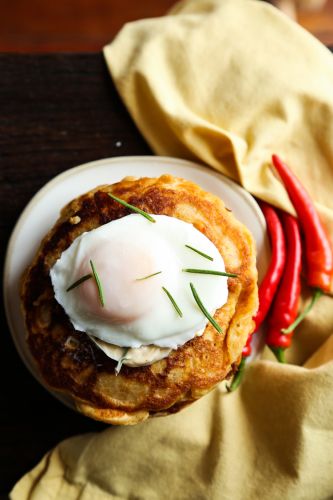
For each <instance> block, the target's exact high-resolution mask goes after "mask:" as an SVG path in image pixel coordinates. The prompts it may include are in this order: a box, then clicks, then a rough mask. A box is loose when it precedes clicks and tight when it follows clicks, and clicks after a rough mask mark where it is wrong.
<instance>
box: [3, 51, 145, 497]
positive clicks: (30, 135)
mask: <svg viewBox="0 0 333 500" xmlns="http://www.w3.org/2000/svg"><path fill="white" fill-rule="evenodd" d="M0 75H1V78H0V173H1V182H0V193H1V196H0V203H1V205H0V214H1V219H0V221H1V222H0V238H1V257H2V262H3V258H4V254H5V250H6V245H7V242H8V238H9V236H10V233H11V231H12V229H13V227H14V225H15V222H16V220H17V218H18V217H19V215H20V212H21V211H22V210H23V208H24V207H25V205H26V204H27V202H28V201H29V199H30V198H31V197H32V196H33V195H34V194H35V193H36V191H37V190H38V189H39V188H41V187H42V186H43V185H44V184H45V183H46V182H47V181H48V180H50V179H51V178H52V177H54V176H55V175H57V174H59V173H60V172H63V171H64V170H66V169H68V168H71V167H74V166H76V165H79V164H80V163H84V162H88V161H91V160H95V159H100V158H105V157H110V156H121V155H141V154H151V151H150V149H149V148H148V146H147V145H146V143H145V141H144V140H143V138H142V137H141V136H140V134H139V132H138V131H137V129H136V128H135V126H134V124H133V122H132V120H131V118H130V117H129V115H128V113H127V111H126V109H125V108H124V106H123V104H122V102H121V100H120V98H119V97H118V95H117V92H116V90H115V88H114V86H113V83H112V81H111V79H110V77H109V74H108V72H107V69H106V66H105V64H104V60H103V57H102V55H101V54H67V55H39V56H29V55H9V54H8V55H0ZM118 141H121V147H119V143H118ZM117 143H118V145H117ZM22 250H23V251H24V249H22ZM1 267H3V266H1ZM2 303H3V301H1V304H2ZM0 343H1V344H0V345H1V348H0V356H1V357H0V380H1V397H0V498H6V495H7V493H8V492H9V490H10V489H11V487H12V486H13V485H14V484H15V482H16V481H17V480H18V479H19V478H20V477H21V476H22V475H23V474H24V473H25V472H27V471H28V470H30V469H31V468H32V467H33V466H34V465H36V464H37V463H38V462H39V460H40V459H41V458H42V456H43V455H44V453H45V452H46V451H48V450H49V449H50V448H52V447H53V446H54V445H56V444H57V443H58V442H59V441H61V440H63V439H65V438H67V437H69V436H73V435H76V434H79V433H84V432H90V431H99V430H101V429H103V428H104V427H105V425H104V424H101V423H98V422H94V421H92V420H89V419H87V418H85V417H83V416H80V415H79V414H77V413H75V412H74V411H71V410H69V409H67V408H66V407H65V406H63V405H62V404H61V403H60V402H58V401H57V400H56V399H54V398H53V397H52V396H51V395H50V394H48V392H47V391H46V390H45V389H43V388H42V387H41V386H40V385H39V384H38V383H37V382H36V381H35V379H34V378H33V377H32V376H31V375H30V373H29V372H28V371H27V369H26V368H25V366H24V365H23V363H22V361H21V359H20V358H19V356H18V354H17V352H16V350H15V347H14V344H13V342H12V339H11V336H10V333H9V328H8V325H7V322H6V318H5V313H4V310H3V306H2V305H1V336H0Z"/></svg>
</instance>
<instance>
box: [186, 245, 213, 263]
mask: <svg viewBox="0 0 333 500" xmlns="http://www.w3.org/2000/svg"><path fill="white" fill-rule="evenodd" d="M185 246H186V248H189V249H190V250H193V252H196V253H198V254H199V255H201V257H205V259H208V260H214V259H213V257H210V256H209V255H207V254H206V253H203V252H201V251H200V250H198V249H197V248H194V247H191V246H190V245H185Z"/></svg>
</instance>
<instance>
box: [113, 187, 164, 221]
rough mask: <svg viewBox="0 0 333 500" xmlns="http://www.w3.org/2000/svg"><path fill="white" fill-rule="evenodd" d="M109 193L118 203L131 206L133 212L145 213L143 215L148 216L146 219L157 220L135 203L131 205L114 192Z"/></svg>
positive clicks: (127, 206)
mask: <svg viewBox="0 0 333 500" xmlns="http://www.w3.org/2000/svg"><path fill="white" fill-rule="evenodd" d="M107 194H108V195H109V196H110V198H112V199H113V200H115V201H117V202H118V203H120V204H121V205H123V206H124V207H126V208H129V209H130V210H132V211H133V212H136V213H137V214H140V215H143V217H146V219H148V220H149V221H150V222H156V220H155V219H154V218H153V217H152V216H151V215H149V214H147V212H145V211H144V210H141V209H140V208H138V207H135V206H134V205H130V204H129V203H127V202H126V201H124V200H122V199H121V198H118V197H117V196H115V195H114V194H111V193H107Z"/></svg>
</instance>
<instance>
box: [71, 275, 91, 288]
mask: <svg viewBox="0 0 333 500" xmlns="http://www.w3.org/2000/svg"><path fill="white" fill-rule="evenodd" d="M90 278H92V274H91V273H89V274H85V275H84V276H82V278H80V279H78V280H77V281H75V282H74V283H72V284H71V285H70V286H69V287H68V288H67V290H66V292H69V291H70V290H73V288H76V287H77V286H79V285H81V283H83V282H84V281H86V280H89V279H90Z"/></svg>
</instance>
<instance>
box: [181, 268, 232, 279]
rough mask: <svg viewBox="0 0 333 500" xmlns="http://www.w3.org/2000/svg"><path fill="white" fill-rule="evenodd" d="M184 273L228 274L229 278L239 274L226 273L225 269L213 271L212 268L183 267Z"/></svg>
mask: <svg viewBox="0 0 333 500" xmlns="http://www.w3.org/2000/svg"><path fill="white" fill-rule="evenodd" d="M182 271H183V272H184V273H193V274H215V275H216V276H227V277H228V278H237V277H238V274H234V273H225V272H223V271H213V270H211V269H182Z"/></svg>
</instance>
